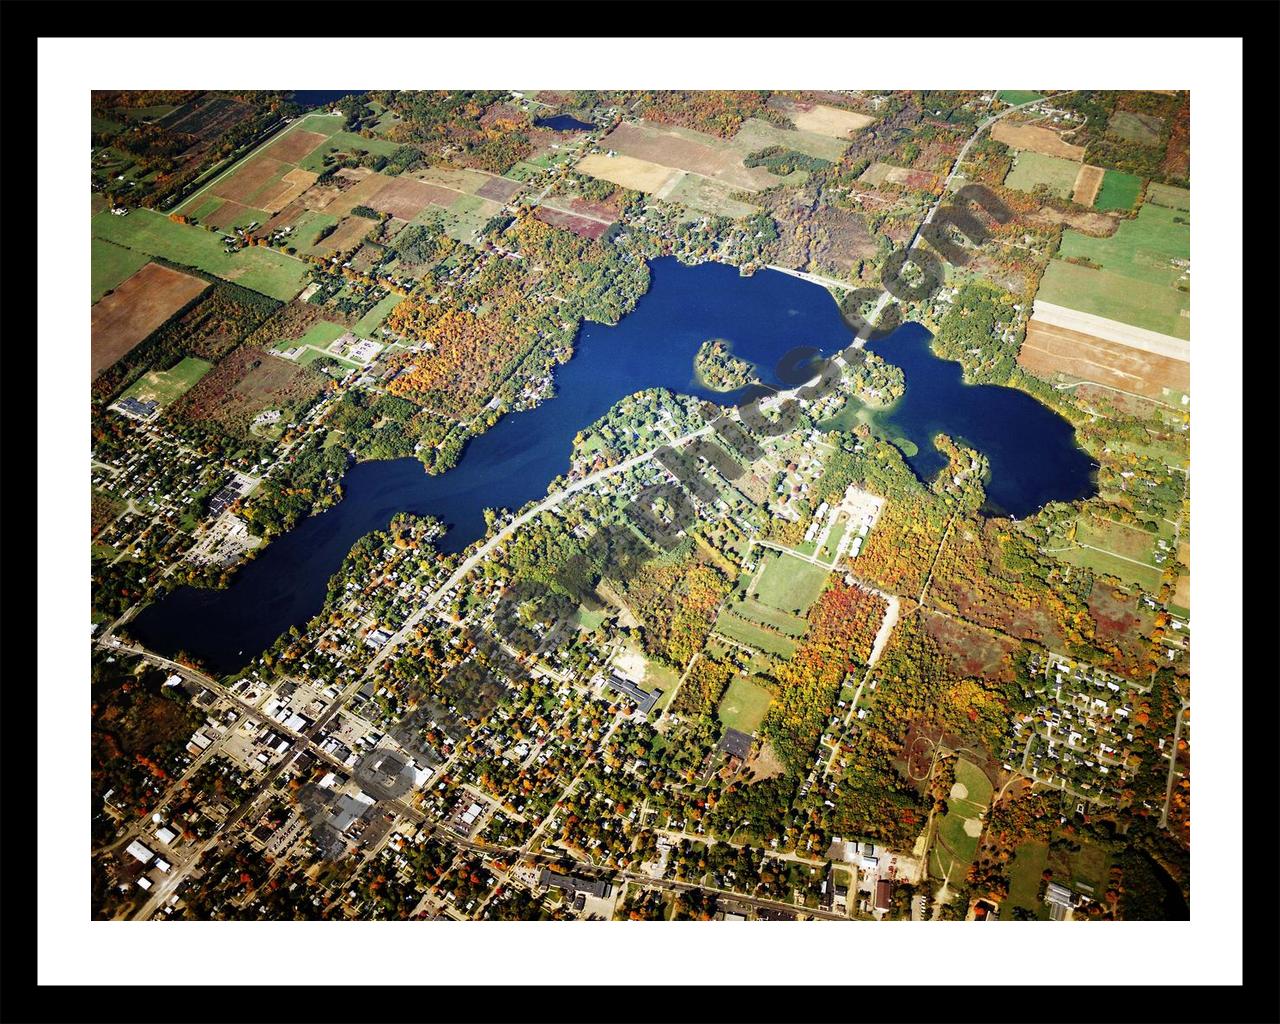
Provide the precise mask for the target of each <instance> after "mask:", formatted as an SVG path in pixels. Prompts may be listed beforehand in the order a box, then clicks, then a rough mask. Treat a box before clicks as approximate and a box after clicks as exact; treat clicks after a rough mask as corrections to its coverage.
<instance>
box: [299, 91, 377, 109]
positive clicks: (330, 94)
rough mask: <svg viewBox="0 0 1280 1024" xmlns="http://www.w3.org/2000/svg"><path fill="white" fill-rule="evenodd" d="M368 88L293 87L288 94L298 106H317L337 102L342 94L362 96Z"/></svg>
mask: <svg viewBox="0 0 1280 1024" xmlns="http://www.w3.org/2000/svg"><path fill="white" fill-rule="evenodd" d="M368 91H369V90H368V89H295V90H294V91H293V92H291V93H290V94H289V95H290V97H291V98H292V99H293V102H294V103H296V104H298V106H300V107H307V108H310V107H318V106H320V105H321V104H324V103H337V102H338V100H340V99H342V97H343V96H363V95H364V94H365V93H366V92H368Z"/></svg>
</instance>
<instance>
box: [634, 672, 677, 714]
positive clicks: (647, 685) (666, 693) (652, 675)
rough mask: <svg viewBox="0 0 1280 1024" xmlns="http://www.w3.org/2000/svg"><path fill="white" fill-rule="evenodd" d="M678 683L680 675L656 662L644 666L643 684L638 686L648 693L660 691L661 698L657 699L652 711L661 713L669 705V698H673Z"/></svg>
mask: <svg viewBox="0 0 1280 1024" xmlns="http://www.w3.org/2000/svg"><path fill="white" fill-rule="evenodd" d="M679 681H680V675H679V673H677V672H676V671H675V670H674V669H670V668H667V667H666V666H665V665H659V664H658V663H657V662H656V661H651V662H649V663H648V664H647V665H646V666H645V670H644V682H642V683H641V684H640V686H641V689H644V690H648V691H649V692H650V693H652V692H653V691H654V690H661V691H662V696H661V697H660V698H659V699H658V703H657V704H655V705H654V709H655V710H657V711H663V710H665V709H666V707H667V705H668V704H670V703H671V698H672V697H674V696H675V693H676V684H677V683H678V682H679Z"/></svg>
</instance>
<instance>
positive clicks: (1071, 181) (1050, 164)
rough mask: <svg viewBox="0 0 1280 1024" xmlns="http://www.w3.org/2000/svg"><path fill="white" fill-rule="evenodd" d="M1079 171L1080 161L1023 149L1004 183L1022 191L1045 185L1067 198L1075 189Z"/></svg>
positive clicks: (1056, 194) (1051, 190)
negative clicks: (1076, 161)
mask: <svg viewBox="0 0 1280 1024" xmlns="http://www.w3.org/2000/svg"><path fill="white" fill-rule="evenodd" d="M1079 173H1080V164H1079V163H1075V162H1073V161H1071V160H1064V159H1063V158H1062V157H1057V156H1044V155H1043V154H1041V153H1033V152H1031V151H1030V150H1023V151H1022V152H1020V153H1018V154H1017V156H1015V157H1014V160H1013V166H1012V167H1011V168H1010V169H1009V173H1008V175H1006V176H1005V179H1004V183H1005V185H1006V186H1008V187H1009V188H1016V189H1018V190H1019V191H1021V192H1030V191H1032V190H1033V189H1034V188H1035V187H1036V186H1037V185H1044V186H1046V187H1047V188H1048V189H1049V191H1050V192H1052V193H1053V194H1054V195H1055V196H1059V197H1061V198H1063V199H1066V198H1067V197H1068V196H1070V195H1071V194H1072V193H1073V192H1074V191H1075V186H1076V177H1077V176H1078V175H1079Z"/></svg>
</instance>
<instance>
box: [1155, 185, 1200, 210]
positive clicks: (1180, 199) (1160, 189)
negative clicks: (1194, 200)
mask: <svg viewBox="0 0 1280 1024" xmlns="http://www.w3.org/2000/svg"><path fill="white" fill-rule="evenodd" d="M1147 202H1149V203H1155V204H1156V205H1157V206H1167V207H1169V208H1170V209H1174V210H1182V211H1186V210H1190V209H1191V190H1190V189H1185V188H1178V187H1177V186H1176V185H1161V184H1160V183H1159V182H1155V181H1153V182H1151V183H1150V184H1149V185H1148V186H1147Z"/></svg>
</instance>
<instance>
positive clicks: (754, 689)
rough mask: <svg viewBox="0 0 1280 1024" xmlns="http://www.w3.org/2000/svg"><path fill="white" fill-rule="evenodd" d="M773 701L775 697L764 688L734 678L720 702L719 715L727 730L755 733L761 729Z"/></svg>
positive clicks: (739, 677)
mask: <svg viewBox="0 0 1280 1024" xmlns="http://www.w3.org/2000/svg"><path fill="white" fill-rule="evenodd" d="M772 700H773V696H772V695H771V694H770V693H769V691H768V690H766V689H765V688H764V687H763V686H760V685H759V684H758V683H753V682H752V681H751V680H749V679H744V678H743V677H742V676H734V678H733V681H732V682H731V683H730V684H729V689H728V690H727V691H726V692H725V695H724V698H723V699H722V700H721V701H720V708H719V710H718V711H717V715H718V717H719V719H720V721H721V722H722V723H724V725H725V726H726V727H727V728H729V729H737V730H738V731H739V732H745V733H753V732H755V731H756V730H757V729H758V728H760V723H761V722H763V721H764V715H765V712H766V711H768V710H769V703H770V702H771V701H772Z"/></svg>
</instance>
